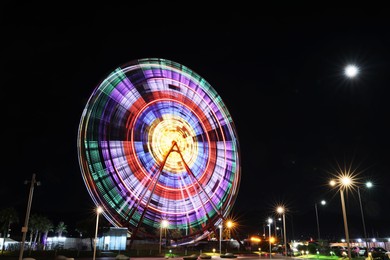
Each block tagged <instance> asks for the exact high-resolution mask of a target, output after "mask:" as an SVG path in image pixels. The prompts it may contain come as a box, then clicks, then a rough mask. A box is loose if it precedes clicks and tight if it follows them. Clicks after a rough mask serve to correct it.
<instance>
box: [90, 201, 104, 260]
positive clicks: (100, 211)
mask: <svg viewBox="0 0 390 260" xmlns="http://www.w3.org/2000/svg"><path fill="white" fill-rule="evenodd" d="M102 212H103V208H102V207H100V206H99V207H97V208H96V229H95V240H94V243H93V258H92V259H93V260H95V259H96V244H97V234H98V227H99V216H100V213H102Z"/></svg>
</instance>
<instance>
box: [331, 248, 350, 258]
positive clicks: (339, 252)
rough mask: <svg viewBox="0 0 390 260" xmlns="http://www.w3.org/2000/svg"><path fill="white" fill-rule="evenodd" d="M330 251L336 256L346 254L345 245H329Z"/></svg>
mask: <svg viewBox="0 0 390 260" xmlns="http://www.w3.org/2000/svg"><path fill="white" fill-rule="evenodd" d="M330 250H331V252H333V253H334V254H335V255H337V256H347V255H348V249H347V248H346V247H345V246H331V247H330Z"/></svg>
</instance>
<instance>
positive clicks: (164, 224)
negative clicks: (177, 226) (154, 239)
mask: <svg viewBox="0 0 390 260" xmlns="http://www.w3.org/2000/svg"><path fill="white" fill-rule="evenodd" d="M167 227H168V220H165V219H163V220H162V221H161V224H160V247H159V250H158V252H159V253H160V254H161V243H162V229H163V228H167ZM165 239H166V238H165Z"/></svg>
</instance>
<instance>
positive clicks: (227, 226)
mask: <svg viewBox="0 0 390 260" xmlns="http://www.w3.org/2000/svg"><path fill="white" fill-rule="evenodd" d="M233 226H234V223H233V221H231V220H228V221H227V222H226V228H227V230H228V237H229V241H228V243H227V244H226V253H227V250H228V245H229V243H230V239H231V228H232V227H233Z"/></svg>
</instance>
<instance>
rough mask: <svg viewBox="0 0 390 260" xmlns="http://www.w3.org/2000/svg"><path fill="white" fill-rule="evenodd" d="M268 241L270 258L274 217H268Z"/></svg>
mask: <svg viewBox="0 0 390 260" xmlns="http://www.w3.org/2000/svg"><path fill="white" fill-rule="evenodd" d="M267 222H268V242H269V258H272V246H271V224H272V218H268V220H267Z"/></svg>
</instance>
